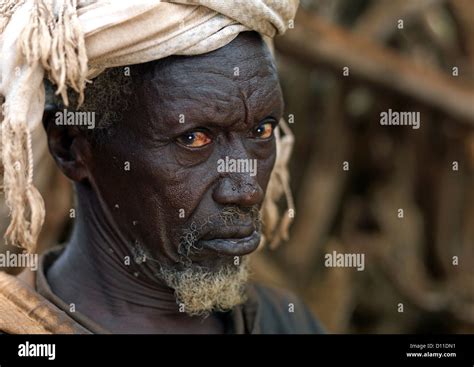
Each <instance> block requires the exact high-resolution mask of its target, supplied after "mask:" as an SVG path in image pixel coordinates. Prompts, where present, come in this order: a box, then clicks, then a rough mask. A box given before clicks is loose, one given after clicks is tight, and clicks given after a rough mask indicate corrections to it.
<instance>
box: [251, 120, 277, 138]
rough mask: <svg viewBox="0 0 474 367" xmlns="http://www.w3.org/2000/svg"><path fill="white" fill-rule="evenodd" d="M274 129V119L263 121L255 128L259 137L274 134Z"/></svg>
mask: <svg viewBox="0 0 474 367" xmlns="http://www.w3.org/2000/svg"><path fill="white" fill-rule="evenodd" d="M273 129H274V123H272V121H263V122H262V123H261V124H260V125H258V127H257V128H256V129H255V136H256V137H257V138H259V139H268V138H269V137H271V136H272V134H273Z"/></svg>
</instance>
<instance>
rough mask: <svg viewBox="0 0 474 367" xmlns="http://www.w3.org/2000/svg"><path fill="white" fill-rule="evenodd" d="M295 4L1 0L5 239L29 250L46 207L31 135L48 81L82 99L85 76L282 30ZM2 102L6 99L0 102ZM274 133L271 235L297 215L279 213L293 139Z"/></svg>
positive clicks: (279, 0)
mask: <svg viewBox="0 0 474 367" xmlns="http://www.w3.org/2000/svg"><path fill="white" fill-rule="evenodd" d="M297 6H298V0H234V1H223V0H174V1H159V0H138V1H137V0H134V1H128V0H82V1H81V0H17V1H12V0H6V1H5V0H4V1H2V0H0V98H1V99H2V100H3V102H4V103H3V105H2V110H1V113H0V121H1V130H2V131H1V150H2V151H1V157H2V159H1V161H2V171H3V172H2V174H3V189H4V192H5V200H6V204H7V206H8V207H9V209H10V213H11V222H10V225H9V227H8V229H7V231H6V233H5V238H6V239H7V241H8V242H10V243H11V244H14V245H17V246H21V247H24V248H25V249H27V250H28V251H30V252H32V251H34V249H35V246H36V241H37V238H38V235H39V232H40V230H41V227H42V224H43V221H44V215H45V209H44V203H43V199H42V197H41V195H40V194H39V192H38V191H37V189H36V188H35V187H34V186H33V157H32V155H33V154H32V147H31V132H32V131H33V130H34V129H35V128H36V127H37V126H38V125H39V124H40V121H41V119H42V115H43V110H44V103H45V89H44V84H43V80H44V78H45V77H47V78H48V79H50V80H51V81H52V82H53V83H54V84H55V85H56V87H57V94H59V95H61V97H62V99H63V101H64V103H65V104H66V105H67V104H68V98H67V88H68V87H69V88H72V89H74V90H75V91H76V92H77V93H78V94H79V103H81V102H82V100H83V98H84V88H85V84H86V81H87V80H88V79H91V78H93V77H95V76H97V75H98V74H100V72H102V71H103V70H105V69H106V68H110V67H117V66H124V65H131V64H138V63H144V62H148V61H152V60H157V59H161V58H164V57H167V56H170V55H197V54H202V53H206V52H210V51H213V50H216V49H218V48H220V47H223V46H225V45H226V44H228V43H229V42H231V41H232V40H233V39H234V38H235V37H236V36H237V35H238V34H239V33H240V32H243V31H249V30H253V31H257V32H259V33H260V34H262V35H264V36H267V37H274V36H275V35H277V34H282V33H284V32H285V30H286V29H287V28H288V26H289V24H291V23H290V22H292V19H293V18H294V15H295V12H296V9H297ZM0 102H1V101H0ZM283 129H284V130H285V135H284V136H282V135H280V132H279V131H277V134H276V139H277V161H276V164H275V168H274V170H273V172H272V177H271V180H270V183H269V186H268V189H267V195H266V198H265V202H264V205H263V208H262V216H263V221H264V225H265V226H264V234H265V236H266V237H267V239H270V237H271V238H273V241H274V242H276V241H278V240H279V239H280V238H282V237H283V238H284V237H286V236H287V230H288V226H289V223H290V221H291V218H292V215H285V216H283V218H280V217H279V215H278V211H277V201H278V200H279V198H280V197H281V195H282V194H286V196H287V199H288V205H289V207H290V208H291V209H293V203H292V200H291V193H290V190H289V184H288V181H289V177H288V173H287V169H286V165H287V162H288V159H289V155H290V152H291V148H292V145H293V137H292V135H291V133H290V131H289V129H287V126H286V125H283Z"/></svg>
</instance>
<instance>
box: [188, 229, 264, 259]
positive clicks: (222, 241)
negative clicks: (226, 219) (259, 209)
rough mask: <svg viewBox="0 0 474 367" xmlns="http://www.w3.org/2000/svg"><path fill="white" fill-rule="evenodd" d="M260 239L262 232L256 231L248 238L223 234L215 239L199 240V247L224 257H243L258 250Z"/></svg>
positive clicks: (247, 236)
mask: <svg viewBox="0 0 474 367" xmlns="http://www.w3.org/2000/svg"><path fill="white" fill-rule="evenodd" d="M206 237H207V236H206ZM260 238H261V234H260V232H259V231H255V230H254V231H253V232H251V233H250V234H249V235H246V236H245V235H244V236H238V233H235V234H234V235H232V236H231V234H222V235H221V236H219V235H217V236H216V237H214V238H209V239H207V238H206V239H201V240H199V241H198V243H197V247H199V248H202V249H206V250H211V251H214V252H217V253H219V254H222V255H228V256H243V255H247V254H249V253H251V252H253V251H255V250H256V249H257V247H258V244H259V243H260Z"/></svg>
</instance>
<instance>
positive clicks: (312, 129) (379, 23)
mask: <svg viewBox="0 0 474 367" xmlns="http://www.w3.org/2000/svg"><path fill="white" fill-rule="evenodd" d="M275 47H276V51H277V60H278V63H279V67H280V73H281V80H282V85H283V89H284V94H285V98H286V113H287V119H288V117H289V115H290V114H291V115H293V118H294V122H293V124H290V127H291V129H292V130H293V132H294V134H295V148H294V154H293V156H292V160H291V164H290V167H291V180H292V181H291V184H292V189H293V194H294V197H295V202H296V215H295V222H294V224H293V227H292V230H291V237H290V241H289V242H287V243H285V244H282V245H280V246H279V247H278V248H277V249H275V250H273V251H272V250H270V249H265V250H264V251H262V252H261V253H260V254H259V255H258V259H255V263H256V264H255V265H256V266H255V267H254V269H255V270H254V271H255V273H256V274H255V275H256V277H257V278H259V279H262V280H264V281H265V282H267V283H269V284H274V285H277V286H284V287H287V288H290V289H293V290H294V291H295V292H296V293H297V294H299V295H300V296H302V297H303V298H304V299H305V301H306V302H307V303H308V304H309V305H310V307H311V308H312V310H313V311H314V312H315V313H316V315H317V316H318V317H319V318H320V320H321V322H322V323H323V324H324V326H325V327H326V328H327V330H328V331H329V332H335V333H411V332H424V333H441V332H446V333H467V332H469V333H473V332H474V1H472V0H445V1H442V0H376V1H375V0H373V1H371V0H302V1H301V5H300V9H299V11H298V14H297V17H296V19H295V24H294V29H290V30H289V31H288V32H287V34H286V35H285V36H283V37H281V38H277V39H276V42H275ZM388 109H392V110H393V111H416V112H420V118H421V126H420V129H418V130H415V129H413V128H412V127H410V126H381V125H380V113H381V112H382V111H388ZM345 162H346V163H345ZM344 168H346V169H347V170H344ZM399 209H403V218H399V215H398V214H399V212H398V210H399ZM333 251H337V252H338V253H363V254H365V269H364V271H357V270H356V269H354V268H327V267H325V266H324V255H325V254H327V253H332V252H333ZM454 256H456V257H457V260H458V263H457V265H455V264H456V258H453V257H454ZM400 304H401V305H402V306H403V312H399V310H400V309H401V308H400V307H399V306H400Z"/></svg>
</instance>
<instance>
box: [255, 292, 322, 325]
mask: <svg viewBox="0 0 474 367" xmlns="http://www.w3.org/2000/svg"><path fill="white" fill-rule="evenodd" d="M251 289H252V290H251V292H253V294H254V297H255V298H256V300H257V302H258V305H259V307H258V309H259V311H258V316H257V322H258V323H259V325H260V331H261V333H263V334H320V333H324V330H323V328H322V327H321V325H320V323H319V322H318V321H317V319H316V318H315V317H314V315H313V314H312V312H311V311H310V310H309V308H308V307H307V306H306V305H305V304H304V302H303V301H302V300H301V299H300V298H299V297H297V296H296V295H295V294H293V293H292V292H290V291H287V290H284V289H280V288H274V287H270V286H266V285H262V284H259V283H252V284H251Z"/></svg>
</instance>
